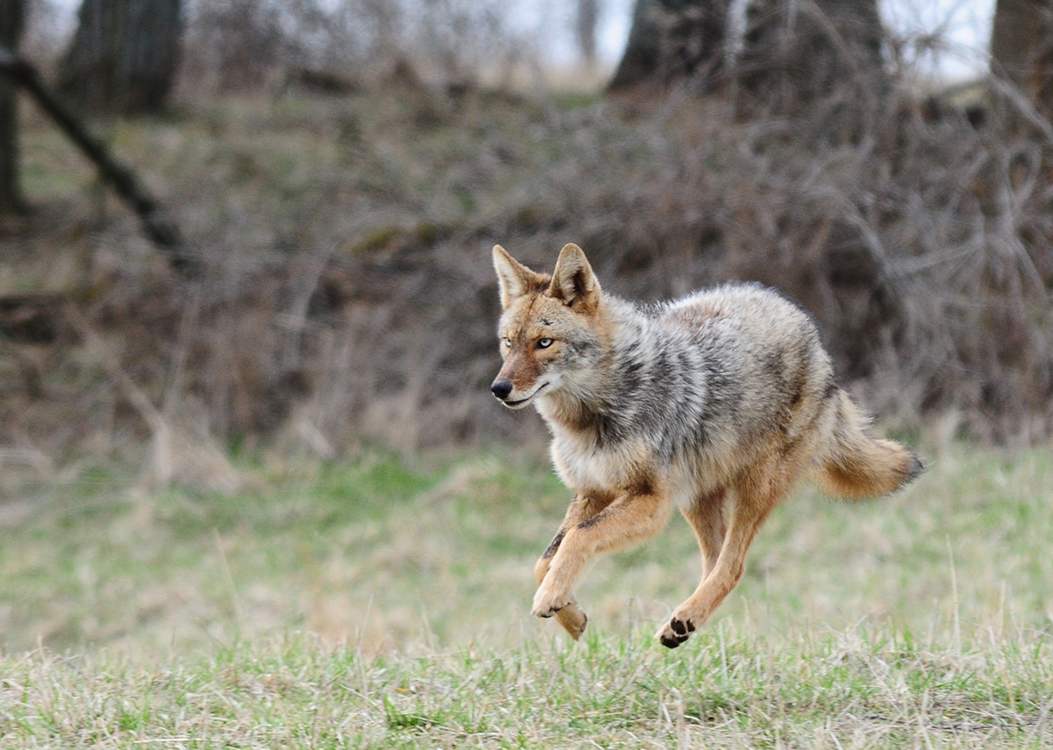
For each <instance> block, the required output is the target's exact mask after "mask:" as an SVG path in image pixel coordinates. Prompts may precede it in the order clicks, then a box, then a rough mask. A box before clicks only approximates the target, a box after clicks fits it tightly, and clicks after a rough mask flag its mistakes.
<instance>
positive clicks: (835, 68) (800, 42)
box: [735, 0, 887, 113]
mask: <svg viewBox="0 0 1053 750" xmlns="http://www.w3.org/2000/svg"><path fill="white" fill-rule="evenodd" d="M883 38H884V31H883V29H882V26H881V17H880V15H879V14H878V7H877V0H752V2H751V3H750V5H749V9H748V11H747V15H746V29H745V34H744V37H743V39H742V44H741V51H740V53H739V55H738V56H737V59H736V61H735V78H736V81H737V83H738V85H739V89H740V92H742V93H745V94H746V95H748V96H749V97H750V98H751V99H752V101H753V103H754V104H755V105H758V106H759V108H760V109H763V110H768V111H775V112H780V113H785V112H793V111H796V110H799V109H800V108H801V107H802V106H807V105H809V104H811V103H814V102H817V101H819V100H822V99H828V98H830V97H835V98H836V97H840V98H841V99H842V101H841V104H844V105H848V104H851V105H853V106H855V105H862V104H866V103H867V101H868V100H869V101H870V103H871V104H874V103H875V101H876V97H878V96H879V95H880V93H881V92H882V91H884V90H885V88H886V83H887V82H886V80H885V72H884V67H883V62H882V54H881V44H882V39H883Z"/></svg>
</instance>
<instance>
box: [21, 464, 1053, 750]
mask: <svg viewBox="0 0 1053 750" xmlns="http://www.w3.org/2000/svg"><path fill="white" fill-rule="evenodd" d="M922 451H923V453H926V456H927V458H928V459H929V460H930V461H931V463H932V466H931V468H930V471H929V472H928V473H927V474H926V475H925V476H924V477H923V478H922V479H920V480H919V481H917V482H916V483H915V484H913V485H911V486H910V487H909V488H908V489H906V490H905V491H904V492H901V493H900V494H898V495H896V496H893V497H891V498H886V499H881V500H875V501H870V502H865V503H855V504H846V503H838V502H833V501H830V500H828V499H826V498H823V497H822V496H820V495H818V494H816V493H814V492H812V491H808V490H805V491H803V492H802V493H799V495H798V496H796V497H794V498H793V499H792V500H790V501H789V502H787V503H786V504H785V505H783V506H782V507H781V508H780V509H779V510H778V511H777V512H776V513H775V515H774V517H773V518H772V519H771V521H770V522H769V523H768V524H767V526H765V528H764V529H763V530H762V532H761V534H760V536H759V538H758V540H757V542H756V544H755V545H754V547H753V549H752V550H751V554H750V557H749V567H748V571H747V574H746V576H745V578H744V580H743V582H742V584H741V585H740V586H739V588H738V589H737V590H736V591H735V592H734V593H733V594H732V595H731V596H730V597H729V599H728V600H727V602H725V604H724V606H723V607H722V608H721V609H720V610H719V611H718V613H717V616H716V617H715V618H714V620H713V621H712V622H711V623H710V624H709V625H707V626H706V628H704V630H703V631H702V632H701V633H700V635H701V637H700V638H697V639H692V641H691V642H690V643H688V644H687V646H685V647H683V648H680V649H677V650H676V651H675V652H668V651H666V650H665V649H663V648H662V647H660V646H659V645H658V644H657V643H656V642H655V640H654V639H653V631H654V630H655V629H656V627H657V625H658V623H659V622H660V621H661V620H662V618H664V617H666V616H668V613H669V612H670V611H671V608H672V607H674V606H675V605H676V604H677V603H678V602H679V601H680V600H681V599H683V598H684V597H686V596H687V594H689V593H690V591H691V590H692V589H693V587H694V584H695V582H696V578H697V575H698V570H699V560H698V554H697V551H696V549H695V543H694V540H693V538H692V536H691V533H690V531H689V529H688V528H687V525H686V524H685V523H683V521H682V520H680V519H675V520H674V522H673V523H671V524H670V528H669V529H668V530H667V531H666V532H665V533H664V534H663V535H662V536H660V537H659V538H657V539H656V540H654V541H652V542H651V543H648V544H646V545H644V546H642V547H640V548H638V549H636V550H633V551H630V552H626V553H623V554H619V555H614V556H610V557H607V558H605V559H603V560H601V561H600V562H599V563H598V564H597V565H596V566H595V567H594V568H593V570H592V571H591V572H590V573H589V574H588V575H587V576H586V579H585V584H584V585H583V586H582V588H581V590H580V592H579V599H580V601H581V602H582V604H583V606H584V607H585V608H586V610H587V611H588V612H589V614H590V623H589V631H588V633H587V634H586V637H585V638H584V639H583V640H582V642H580V643H578V644H574V643H572V642H571V641H569V639H567V638H566V637H565V635H564V634H563V633H562V632H560V631H559V629H558V627H557V626H554V625H553V623H551V622H540V621H538V620H535V619H534V618H531V617H530V616H529V604H530V600H531V595H532V593H533V588H534V582H533V573H532V568H533V560H534V558H535V557H536V556H537V555H538V554H539V553H540V551H541V550H543V549H544V547H545V545H546V544H547V542H548V538H549V536H550V534H551V533H552V532H553V531H554V529H555V527H556V524H557V523H558V521H559V518H560V516H561V514H562V511H563V507H564V505H565V503H566V502H567V500H568V497H567V493H566V491H565V490H564V489H563V488H562V487H561V486H560V484H559V482H558V480H556V478H555V477H554V476H553V475H552V473H551V471H550V469H548V468H547V467H546V465H545V463H544V462H543V460H541V458H540V457H535V458H521V459H519V460H514V461H509V460H508V459H507V457H506V456H507V453H508V452H509V451H500V452H499V451H496V450H495V451H494V452H492V453H488V454H483V455H459V456H431V457H427V458H417V459H413V460H408V459H400V458H397V457H393V456H391V455H388V454H385V453H366V454H363V455H362V456H360V457H359V458H358V459H355V460H350V461H344V462H338V463H325V462H320V461H318V460H317V459H313V458H307V457H301V458H290V457H288V456H285V457H284V458H279V457H278V456H275V455H269V454H264V453H261V454H252V455H241V456H235V457H234V458H233V460H232V465H233V466H234V468H235V469H236V470H237V471H238V472H239V474H240V476H241V480H242V481H241V484H242V487H243V489H241V490H240V491H238V492H236V493H235V494H232V495H224V494H219V493H207V492H200V491H198V492H191V491H187V490H180V489H172V490H166V491H151V490H148V489H144V488H143V487H142V486H141V483H140V482H139V480H138V478H137V477H136V476H135V475H134V473H132V474H129V473H127V471H122V470H120V469H117V468H112V467H111V468H110V469H109V470H105V471H104V470H102V469H99V468H93V469H90V470H84V471H82V472H81V473H80V474H79V475H77V476H75V477H74V476H72V475H70V476H67V477H66V481H64V482H63V481H61V480H59V481H52V482H45V483H42V484H41V485H40V486H39V487H38V488H37V491H38V495H37V497H35V498H33V499H32V502H27V503H25V504H23V505H17V504H14V505H12V504H8V505H5V506H4V514H3V516H2V519H0V522H2V528H0V632H2V633H3V656H2V657H0V675H2V677H0V738H2V739H3V741H4V746H5V747H59V746H61V747H89V746H90V747H131V746H139V745H143V744H145V745H151V744H154V743H156V746H158V747H160V746H162V745H163V746H165V747H173V746H174V747H210V746H217V747H218V746H224V745H225V744H227V743H230V744H236V745H240V746H249V747H277V746H282V747H328V746H332V747H465V746H472V747H561V748H562V747H595V746H596V745H599V746H601V747H674V746H678V747H831V748H836V747H845V748H847V747H894V746H895V747H906V746H914V747H985V748H986V747H1045V746H1048V744H1049V743H1050V742H1051V741H1053V723H1051V722H1050V720H1049V714H1050V709H1051V702H1050V700H1051V698H1050V697H1051V695H1053V666H1051V665H1053V658H1051V657H1053V654H1051V653H1050V648H1051V617H1050V615H1051V611H1053V570H1051V567H1053V562H1051V560H1050V556H1049V555H1048V550H1049V549H1050V547H1051V545H1053V518H1051V514H1050V513H1049V512H1048V509H1049V507H1050V505H1051V501H1053V497H1051V494H1053V476H1051V474H1053V453H1051V452H1050V451H1049V450H1048V449H1041V450H1033V451H1026V452H1017V453H1001V452H994V451H987V452H984V451H980V450H978V449H975V448H968V447H962V446H960V445H957V444H948V445H943V446H938V445H937V446H930V447H929V448H925V447H924V446H923V447H922Z"/></svg>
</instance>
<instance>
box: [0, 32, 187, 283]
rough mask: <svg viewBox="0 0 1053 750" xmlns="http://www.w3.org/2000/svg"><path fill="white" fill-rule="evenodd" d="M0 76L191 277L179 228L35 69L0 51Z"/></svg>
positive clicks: (166, 253)
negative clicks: (94, 170) (70, 145)
mask: <svg viewBox="0 0 1053 750" xmlns="http://www.w3.org/2000/svg"><path fill="white" fill-rule="evenodd" d="M0 73H4V74H6V75H7V76H8V77H9V78H10V79H11V80H12V81H13V82H14V83H15V84H17V85H18V86H21V87H22V88H23V89H25V91H26V92H27V93H29V94H30V95H31V96H32V97H33V99H34V100H35V101H36V102H37V104H38V105H39V106H40V108H41V109H42V110H44V112H45V113H47V114H48V116H50V117H51V119H52V120H54V121H55V124H56V125H58V126H59V128H61V129H62V131H63V132H64V133H65V134H66V135H67V136H68V137H69V138H70V140H72V141H73V143H74V144H76V146H77V147H78V148H79V149H80V150H81V151H82V152H83V153H84V155H85V156H87V157H88V158H89V159H91V161H92V162H93V163H94V164H95V166H96V167H98V169H99V173H100V174H101V175H102V177H103V179H105V180H106V181H107V182H108V183H110V185H112V186H113V189H114V190H115V191H116V192H117V194H118V195H119V196H120V197H121V199H122V200H124V202H125V203H127V204H128V206H129V207H130V208H131V209H132V210H133V211H135V213H136V214H137V215H138V216H139V220H140V222H141V223H142V228H143V232H144V234H146V236H147V237H148V238H149V239H150V240H151V241H152V242H153V243H154V244H155V245H156V246H157V247H158V249H160V250H161V251H162V252H163V253H164V254H165V255H166V256H167V257H168V259H169V261H170V262H171V264H172V267H173V268H175V269H176V270H177V271H179V272H181V273H183V274H185V275H188V276H190V275H194V274H195V273H196V271H197V265H198V264H197V263H196V261H195V260H194V259H193V258H192V257H191V256H190V255H189V254H188V252H187V248H186V245H185V244H184V242H183V238H182V235H181V234H180V232H179V228H178V227H177V226H176V225H175V224H174V223H173V222H172V221H170V220H169V219H168V218H167V216H166V215H165V211H164V209H163V208H162V207H161V205H160V203H158V201H157V199H156V198H154V197H153V195H151V194H150V192H149V191H148V190H147V189H146V187H145V186H143V185H142V183H141V182H140V181H139V180H138V179H137V178H136V176H135V173H134V172H132V170H131V169H129V168H128V167H127V166H125V165H123V164H121V163H120V162H118V161H117V160H116V159H114V158H113V156H111V155H110V152H109V150H108V149H107V148H106V145H105V144H104V143H103V142H102V141H100V140H99V139H98V138H96V137H95V136H93V135H92V134H91V133H89V132H88V129H87V127H86V126H85V125H84V123H83V122H81V121H80V119H79V118H78V117H77V116H76V115H75V114H73V112H72V111H71V110H70V109H69V108H68V107H67V106H66V105H65V104H64V103H63V102H62V101H60V100H59V99H58V97H56V96H55V95H54V94H53V93H52V92H50V91H49V90H48V89H47V87H46V86H45V85H44V83H43V82H42V81H41V79H40V74H39V73H38V72H37V70H36V68H34V67H33V66H32V65H31V64H30V63H29V62H27V61H26V60H24V59H23V58H21V57H19V56H18V55H15V54H13V53H12V52H11V51H10V50H8V49H6V48H4V47H0Z"/></svg>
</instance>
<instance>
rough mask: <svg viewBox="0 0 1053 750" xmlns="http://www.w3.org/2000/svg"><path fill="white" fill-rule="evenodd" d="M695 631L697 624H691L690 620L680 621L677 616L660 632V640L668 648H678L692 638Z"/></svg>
mask: <svg viewBox="0 0 1053 750" xmlns="http://www.w3.org/2000/svg"><path fill="white" fill-rule="evenodd" d="M694 631H695V624H694V623H693V622H691V620H690V619H689V618H686V617H685V618H684V619H680V618H679V617H677V616H676V615H674V616H673V619H671V620H670V621H669V624H668V625H666V626H665V627H664V628H662V629H661V630H659V631H658V633H657V635H658V640H660V641H661V642H662V645H663V646H665V647H666V648H676V647H677V646H679V645H680V644H681V643H683V642H684V641H686V640H687V639H688V638H690V637H691V633H693V632H694Z"/></svg>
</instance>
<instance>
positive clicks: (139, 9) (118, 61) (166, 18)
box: [59, 0, 183, 114]
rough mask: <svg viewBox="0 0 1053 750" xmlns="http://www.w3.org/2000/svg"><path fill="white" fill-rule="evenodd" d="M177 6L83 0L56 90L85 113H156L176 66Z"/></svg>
mask: <svg viewBox="0 0 1053 750" xmlns="http://www.w3.org/2000/svg"><path fill="white" fill-rule="evenodd" d="M180 6H181V1H180V0H83V3H82V5H81V7H80V13H79V14H78V21H79V23H78V26H77V33H76V35H75V36H74V37H73V43H72V45H71V46H70V48H69V51H68V52H67V53H66V56H65V58H64V60H63V63H62V70H61V73H60V75H59V89H60V91H61V92H62V93H63V94H64V95H65V96H67V97H68V98H69V99H71V100H72V101H73V102H75V103H76V104H77V105H78V106H80V107H82V108H83V109H85V110H88V111H93V112H103V113H111V114H142V113H150V112H157V111H159V110H160V109H161V108H162V107H163V106H164V102H165V97H166V96H167V95H168V92H169V90H170V89H171V87H172V82H173V80H174V77H175V71H176V66H177V65H178V62H179V47H180V39H181V37H182V32H183V18H182V10H181V7H180Z"/></svg>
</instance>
